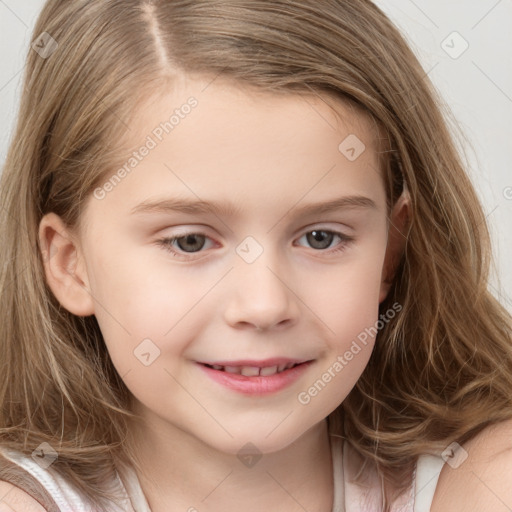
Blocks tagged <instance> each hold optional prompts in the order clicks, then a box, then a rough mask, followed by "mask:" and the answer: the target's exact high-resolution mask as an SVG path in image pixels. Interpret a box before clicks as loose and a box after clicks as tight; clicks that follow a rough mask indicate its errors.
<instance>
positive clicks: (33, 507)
mask: <svg viewBox="0 0 512 512" xmlns="http://www.w3.org/2000/svg"><path fill="white" fill-rule="evenodd" d="M5 505H7V507H5ZM4 509H5V512H11V510H12V511H17V510H23V511H24V512H47V511H46V509H45V508H43V506H42V505H41V504H40V503H39V502H38V501H36V500H35V499H34V498H32V496H30V495H29V494H27V493H26V492H25V491H22V490H21V489H20V488H19V487H16V486H15V485H13V484H11V483H9V482H5V481H3V480H0V512H4Z"/></svg>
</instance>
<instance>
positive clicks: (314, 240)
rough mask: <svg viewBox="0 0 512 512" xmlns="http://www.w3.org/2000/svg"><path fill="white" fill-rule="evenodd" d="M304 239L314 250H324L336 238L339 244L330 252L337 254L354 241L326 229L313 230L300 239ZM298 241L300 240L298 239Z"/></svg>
mask: <svg viewBox="0 0 512 512" xmlns="http://www.w3.org/2000/svg"><path fill="white" fill-rule="evenodd" d="M304 237H305V238H306V240H307V242H308V244H311V245H312V246H313V248H314V249H320V250H324V249H326V248H328V247H329V246H330V245H331V243H332V241H333V239H334V238H335V237H338V238H339V239H340V240H341V242H340V243H339V244H338V245H337V246H336V248H335V249H334V250H332V251H330V252H339V251H343V250H345V249H346V247H347V245H348V244H349V243H350V242H352V241H353V240H354V239H353V238H352V237H350V236H347V235H344V234H343V233H340V232H338V231H331V230H328V229H314V230H312V231H308V232H307V233H305V234H304V235H303V236H302V237H301V238H304ZM299 240H300V239H299Z"/></svg>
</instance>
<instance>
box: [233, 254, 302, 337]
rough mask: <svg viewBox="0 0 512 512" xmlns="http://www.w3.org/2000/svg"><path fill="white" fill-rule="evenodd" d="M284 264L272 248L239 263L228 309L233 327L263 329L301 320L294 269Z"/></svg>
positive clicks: (234, 273)
mask: <svg viewBox="0 0 512 512" xmlns="http://www.w3.org/2000/svg"><path fill="white" fill-rule="evenodd" d="M266 254H267V255H266ZM280 268H281V267H279V266H278V265H277V262H276V259H275V258H271V257H269V256H268V251H264V252H263V254H262V255H261V256H260V257H259V258H258V259H257V260H256V261H255V262H253V263H246V262H245V261H241V262H238V263H237V265H236V266H235V269H234V270H233V272H231V274H232V275H231V279H232V281H231V283H232V288H231V290H230V297H229V301H228V305H227V307H226V310H225V313H224V315H225V320H226V322H227V323H228V324H229V325H230V326H231V327H233V328H236V329H243V328H245V329H254V330H256V331H261V330H271V329H276V328H277V329H281V328H285V327H291V326H292V325H294V324H295V323H296V322H297V320H298V315H299V307H298V303H297V301H298V298H297V295H296V292H295V291H294V286H293V283H291V282H290V279H291V276H290V272H289V271H288V272H283V271H281V270H280Z"/></svg>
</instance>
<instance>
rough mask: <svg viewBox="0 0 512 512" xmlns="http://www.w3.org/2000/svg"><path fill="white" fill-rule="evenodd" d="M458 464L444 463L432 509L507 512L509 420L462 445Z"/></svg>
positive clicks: (511, 454)
mask: <svg viewBox="0 0 512 512" xmlns="http://www.w3.org/2000/svg"><path fill="white" fill-rule="evenodd" d="M462 449H463V450H464V451H465V452H461V453H463V455H464V456H466V454H467V458H466V459H465V460H463V461H462V458H460V459H459V460H461V461H462V463H461V464H460V465H457V464H452V465H450V464H448V463H445V464H444V466H443V469H442V471H441V474H440V475H439V481H438V484H437V487H436V492H435V495H434V499H433V502H432V508H431V511H432V512H444V511H446V510H450V511H452V512H458V511H460V512H462V511H464V512H466V511H468V510H469V511H471V510H478V511H479V512H487V511H489V512H501V511H503V512H505V511H506V512H508V511H510V510H511V507H512V486H511V485H510V482H511V480H512V420H507V421H503V422H500V423H496V424H494V425H491V426H489V427H487V428H485V429H484V430H483V431H482V432H480V433H479V434H478V435H477V436H475V437H474V438H473V439H471V440H470V441H468V442H467V443H466V444H464V445H463V446H462Z"/></svg>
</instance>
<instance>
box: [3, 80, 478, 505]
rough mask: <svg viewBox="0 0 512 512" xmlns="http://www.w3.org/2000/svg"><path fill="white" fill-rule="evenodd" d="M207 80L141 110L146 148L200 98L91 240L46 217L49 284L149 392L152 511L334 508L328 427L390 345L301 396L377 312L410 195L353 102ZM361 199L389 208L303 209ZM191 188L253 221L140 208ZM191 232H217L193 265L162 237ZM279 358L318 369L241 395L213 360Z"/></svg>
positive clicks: (90, 209) (142, 392)
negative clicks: (350, 149) (145, 355)
mask: <svg viewBox="0 0 512 512" xmlns="http://www.w3.org/2000/svg"><path fill="white" fill-rule="evenodd" d="M207 83H208V82H203V81H201V80H191V81H187V80H183V81H182V82H180V83H179V84H178V85H177V86H176V87H175V88H174V89H173V90H172V91H171V92H168V93H167V94H165V95H163V96H162V97H159V98H158V99H155V100H153V101H151V102H148V105H146V106H145V108H143V109H141V111H140V112H139V113H138V115H137V116H135V121H134V122H133V124H132V125H131V130H132V131H131V134H133V140H132V141H131V144H132V145H134V146H136V145H137V144H138V145H139V146H140V145H141V143H143V142H144V140H145V138H146V137H147V135H149V134H151V133H152V130H154V128H155V126H158V125H159V123H161V122H162V121H164V120H165V119H167V118H168V117H169V116H168V115H165V114H164V113H167V112H172V111H173V110H174V109H175V108H177V107H179V106H180V105H183V104H184V103H185V102H186V100H187V98H188V97H190V96H195V97H196V98H197V99H198V101H199V104H198V106H197V108H196V109H195V110H193V111H192V112H191V113H190V115H189V116H187V117H186V118H185V119H182V120H181V122H180V124H179V125H178V126H177V127H175V128H174V130H173V131H172V133H171V134H170V135H167V137H165V138H164V139H163V141H162V142H160V143H159V144H158V145H157V147H156V148H154V149H152V150H151V152H150V153H149V154H148V155H147V156H146V157H145V158H144V159H143V160H142V162H140V163H139V164H138V165H137V167H136V168H135V169H134V170H133V171H132V172H131V173H130V174H129V175H128V176H127V177H126V178H125V179H124V180H123V181H122V182H121V183H119V184H118V185H117V186H116V187H115V188H114V190H112V191H111V192H109V193H108V194H107V195H106V196H105V198H104V199H101V200H99V199H97V198H95V197H91V198H89V200H88V203H87V208H86V209H85V210H84V212H83V216H84V217H83V219H82V222H83V229H82V230H81V232H79V233H77V232H72V231H70V230H68V229H66V227H65V226H64V224H63V223H62V221H61V219H59V217H58V216H56V215H55V214H48V215H46V216H45V217H44V218H43V220H42V221H41V223H40V227H39V236H40V241H41V244H42V247H44V248H46V250H47V251H49V253H50V254H52V255H53V256H52V257H51V258H49V259H48V260H47V261H46V262H45V270H46V278H47V282H48V284H49V286H50V287H51V289H52V291H53V293H54V294H55V296H56V297H57V299H58V300H59V302H60V303H61V304H62V305H63V306H64V307H65V308H66V309H68V310H69V311H70V312H72V313H74V314H76V315H80V316H86V315H93V314H94V315H95V316H96V318H97V320H98V323H99V325H100V327H101V330H102V333H103V335H104V339H105V343H106V345H107V348H108V350H109V353H110V356H111V358H112V361H113V363H114V365H115V367H116V369H117V371H118V373H119V375H121V377H122V378H123V380H124V382H125V383H126V385H127V387H128V388H129V389H130V391H131V392H132V394H133V396H134V410H135V411H136V412H138V413H139V414H140V415H141V417H142V420H143V423H142V426H141V427H139V426H138V425H136V424H134V425H133V428H132V430H131V431H130V436H131V437H132V439H133V442H134V443H136V444H137V446H138V448H139V456H140V459H141V461H142V462H143V464H144V469H145V472H144V474H141V475H138V476H139V479H140V481H141V486H142V488H143V491H144V494H145V496H146V498H147V500H148V502H149V504H150V507H151V509H152V511H153V512H160V511H166V510H189V509H190V507H196V508H197V510H200V511H203V510H204V511H218V510H223V511H228V512H229V511H232V510H235V509H236V510H238V509H239V508H240V506H241V505H243V508H244V510H246V511H248V512H255V511H260V510H274V511H278V512H279V511H285V510H286V511H287V512H289V511H303V510H304V509H306V510H308V511H310V512H330V511H331V507H332V499H333V494H332V492H333V491H332V461H331V456H330V448H329V437H328V433H327V427H326V422H325V417H326V416H327V415H328V414H329V413H330V412H332V411H333V410H334V409H336V407H337V406H338V405H339V404H340V403H341V402H342V401H343V399H344V398H345V397H346V396H347V395H348V393H349V392H350V390H351V389H352V387H353V386H354V384H355V383H356V381H357V379H358V378H359V376H360V375H361V373H362V372H363V370H364V368H365V366H366V364H367V362H368V359H369V357H370V355H371V350H372V348H373V341H374V340H373V339H372V338H369V339H368V343H367V345H366V346H363V347H362V350H361V351H360V352H359V353H358V354H357V355H356V356H354V358H353V359H352V360H351V361H350V362H349V364H347V365H346V367H344V368H343V370H342V371H341V372H340V373H339V374H337V375H336V377H334V378H332V380H331V381H330V382H329V383H328V385H326V386H325V388H324V389H323V390H322V391H321V392H320V393H319V394H318V396H315V397H313V398H312V399H311V401H310V402H309V403H308V404H307V405H304V404H302V403H299V401H298V400H297V396H298V394H299V393H300V392H303V391H304V390H307V389H308V388H310V387H311V385H312V384H313V383H314V382H315V381H317V380H318V379H319V378H320V377H321V376H322V374H323V373H324V372H325V371H326V370H327V369H328V368H329V367H332V365H333V363H334V362H335V361H336V360H337V357H338V355H340V354H344V353H345V352H346V351H347V350H349V348H350V346H351V344H352V342H353V340H355V339H357V336H358V335H359V334H360V333H361V332H364V331H365V329H368V328H369V327H371V326H374V325H375V323H376V321H377V320H378V306H379V304H380V302H382V301H383V300H384V299H385V297H386V296H387V293H388V291H389V283H390V281H391V279H392V275H393V268H394V263H395V262H396V261H397V258H398V256H399V255H400V254H401V252H402V250H403V243H404V237H403V236H402V235H401V234H400V233H399V231H404V226H405V222H406V218H407V213H408V203H407V200H406V199H404V198H403V200H401V201H399V202H398V203H397V205H396V206H395V208H394V210H393V211H392V212H391V216H388V214H387V211H386V197H385V191H384V186H383V182H382V177H381V175H380V171H379V166H378V162H377V154H376V151H375V145H374V134H373V132H372V131H371V125H370V124H367V123H365V122H364V120H363V119H362V118H359V117H357V116H356V115H355V114H354V113H353V111H352V110H350V109H348V108H345V107H344V106H343V105H340V104H338V105H337V110H338V112H341V113H342V115H341V121H340V119H338V118H337V117H336V116H335V115H334V114H333V111H332V110H331V108H330V107H329V106H327V104H326V103H325V102H323V101H322V100H320V99H319V98H318V97H315V96H308V97H307V98H304V97H300V96H294V95H291V96H287V97H284V96H273V95H269V94H261V95H259V94H247V93H244V92H242V91H241V90H240V89H236V88H234V87H232V86H230V85H226V84H223V83H222V82H221V81H220V80H218V81H216V82H214V83H212V84H211V85H209V86H208V87H207V88H206V89H204V88H205V85H206V84H207ZM350 134H355V135H356V136H357V137H358V139H360V140H361V141H363V142H364V144H365V146H366V150H365V151H364V152H363V153H362V154H361V155H360V156H359V157H358V158H356V159H355V160H354V161H350V160H349V159H348V158H347V157H346V156H345V155H344V154H342V153H341V152H340V151H339V150H338V146H339V144H340V143H341V142H342V141H343V140H344V139H345V138H346V137H347V136H348V135H350ZM356 195H357V196H363V197H366V198H367V199H370V200H371V201H372V202H373V204H374V205H375V206H374V207H362V206H357V207H354V206H352V207H345V208H342V209H339V210H336V211H331V212H324V213H316V214H310V215H308V216H301V215H299V212H298V210H299V209H300V208H301V207H302V206H304V205H305V204H313V203H314V204H320V203H326V202H328V201H331V200H333V199H338V198H340V197H344V196H356ZM178 196H179V197H180V198H186V199H190V200H194V201H196V200H198V198H200V199H202V200H203V201H206V202H212V201H225V202H229V203H231V204H232V205H233V206H234V207H236V208H237V212H236V213H231V214H230V215H227V214H225V215H224V214H219V216H216V215H213V214H211V213H209V214H207V213H202V214H192V213H185V212H180V213H178V212H167V213H161V212H160V213H155V212H153V213H144V214H140V213H139V214H132V213H130V210H132V208H134V207H136V206H137V205H138V204H140V203H141V202H142V201H146V200H148V199H155V198H159V199H162V198H176V197H178ZM314 230H317V231H321V232H324V233H323V234H324V238H325V239H326V240H327V242H326V243H325V244H324V246H325V245H327V247H328V248H327V249H325V248H319V247H320V246H322V242H321V241H320V240H323V238H319V239H318V240H319V241H316V242H315V239H314V238H313V237H312V236H309V237H308V236H306V235H307V234H308V233H311V232H312V231H314ZM335 232H337V233H341V234H342V235H344V236H346V237H351V238H353V240H352V241H351V242H346V241H345V242H344V241H343V239H342V238H340V237H339V236H337V235H335V234H334V233H335ZM183 233H200V234H202V235H204V237H202V238H201V237H200V236H198V237H196V238H195V239H193V240H191V241H189V244H191V245H192V246H195V245H199V246H200V249H199V251H197V250H196V252H192V251H194V249H190V245H187V243H186V240H185V239H181V246H180V245H179V244H178V243H177V242H174V243H173V245H172V247H173V248H174V250H176V251H177V252H179V253H180V254H181V257H180V256H176V255H173V254H171V253H170V252H168V251H167V250H166V249H165V247H163V246H161V245H158V244H157V243H156V242H157V241H158V240H160V239H162V238H164V237H174V236H183ZM329 235H330V236H329ZM248 236H250V237H252V239H251V240H255V241H256V242H257V245H256V247H261V248H262V249H263V252H262V253H261V254H260V255H259V256H258V257H257V258H256V259H255V260H254V261H253V262H251V263H248V262H247V261H245V260H244V259H243V258H241V256H240V254H241V253H237V248H238V247H239V246H240V244H241V243H242V242H243V241H244V240H245V239H246V237H248ZM202 242H204V244H203V245H204V246H201V243H202ZM329 242H330V243H329ZM251 243H252V242H251ZM242 247H247V246H244V245H243V244H242ZM251 247H252V249H251V250H254V247H255V246H254V245H253V246H251ZM187 248H188V251H189V252H186V251H185V249H187ZM336 248H343V250H340V251H338V252H334V251H335V249H336ZM186 258H188V259H186ZM257 327H260V328H261V329H262V330H261V331H259V330H257ZM148 338H149V339H150V340H152V343H153V344H154V345H153V346H157V347H158V348H159V350H160V355H159V357H158V358H156V359H155V360H154V362H152V363H151V364H150V365H149V366H145V365H144V364H142V363H141V362H140V361H139V360H138V359H137V358H136V357H135V356H134V350H135V349H136V348H137V347H138V346H139V344H140V343H141V342H142V340H144V339H148ZM276 356H284V357H291V358H299V359H307V360H312V361H313V362H312V363H311V364H310V365H309V366H308V367H307V369H306V370H305V371H304V372H303V373H302V374H301V376H300V378H299V379H298V380H297V381H295V382H294V383H293V384H291V385H290V386H288V387H287V388H285V389H283V390H281V391H279V392H276V393H273V394H272V395H267V396H248V395H242V394H240V393H239V392H236V391H234V390H231V389H226V388H225V387H222V386H221V385H220V384H218V383H217V382H213V381H212V380H210V379H209V378H208V377H207V376H206V375H205V374H204V372H203V371H202V370H201V369H200V368H199V366H198V364H197V362H198V361H215V360H217V361H218V360H234V359H242V358H252V359H266V358H270V357H276ZM247 442H250V443H252V444H253V445H255V447H256V448H257V450H258V452H259V453H260V454H262V458H261V459H260V460H259V461H258V462H257V463H256V464H255V465H254V466H252V467H250V468H249V467H247V466H246V465H244V464H242V463H241V461H240V460H239V458H238V457H237V454H238V452H239V450H240V449H241V447H242V446H244V445H245V444H246V443H247ZM199 461H200V462H199ZM304 461H307V463H305V462H304ZM444 474H445V471H444V470H443V474H442V475H441V480H442V479H443V478H444ZM446 478H447V480H446V481H447V482H448V483H446V484H443V485H447V486H449V485H450V484H449V482H450V478H451V477H450V476H448V477H446ZM440 484H441V481H440ZM2 485H3V484H2ZM1 489H2V488H1V487H0V490H1ZM436 495H437V493H436ZM6 503H8V502H7V501H6ZM438 510H441V509H440V508H439V509H438ZM445 510H446V508H445ZM451 510H456V508H451ZM465 510H468V509H467V508H466V509H465Z"/></svg>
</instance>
